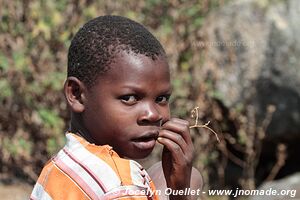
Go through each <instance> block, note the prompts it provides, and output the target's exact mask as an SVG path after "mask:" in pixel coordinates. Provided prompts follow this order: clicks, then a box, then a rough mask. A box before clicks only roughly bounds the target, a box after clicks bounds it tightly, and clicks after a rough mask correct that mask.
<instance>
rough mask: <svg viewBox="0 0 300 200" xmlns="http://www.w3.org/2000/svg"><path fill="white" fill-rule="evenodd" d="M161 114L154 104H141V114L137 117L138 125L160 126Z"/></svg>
mask: <svg viewBox="0 0 300 200" xmlns="http://www.w3.org/2000/svg"><path fill="white" fill-rule="evenodd" d="M161 121H162V115H161V114H160V112H159V110H158V109H157V108H156V106H155V105H151V104H146V105H144V106H143V108H142V111H141V114H140V116H139V118H138V123H139V124H140V125H153V126H160V123H161Z"/></svg>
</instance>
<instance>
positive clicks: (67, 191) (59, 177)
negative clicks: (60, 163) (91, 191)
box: [38, 163, 88, 200]
mask: <svg viewBox="0 0 300 200" xmlns="http://www.w3.org/2000/svg"><path fill="white" fill-rule="evenodd" d="M48 168H51V170H50V171H49V170H47V169H48ZM46 173H47V174H46ZM46 176H47V179H45V180H46V181H45V182H44V184H43V183H42V182H40V181H42V178H43V177H46ZM40 178H41V179H40ZM40 178H39V180H38V182H39V183H40V184H41V185H43V187H44V190H45V191H46V192H47V193H48V194H49V195H50V196H51V198H53V199H72V200H73V199H74V200H77V199H88V198H87V197H86V196H85V194H84V193H83V192H82V191H81V190H80V189H79V188H78V187H77V185H76V184H74V182H73V181H72V180H71V179H69V178H68V177H67V176H65V175H64V174H63V173H62V172H60V171H59V170H58V169H57V168H56V167H54V166H53V164H52V163H50V164H48V165H47V166H46V167H45V168H44V170H43V171H42V174H41V176H40Z"/></svg>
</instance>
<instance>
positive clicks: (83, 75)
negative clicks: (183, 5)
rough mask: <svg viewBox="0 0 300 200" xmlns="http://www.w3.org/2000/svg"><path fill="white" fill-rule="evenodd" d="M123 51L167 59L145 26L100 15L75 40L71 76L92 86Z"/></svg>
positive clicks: (69, 54)
mask: <svg viewBox="0 0 300 200" xmlns="http://www.w3.org/2000/svg"><path fill="white" fill-rule="evenodd" d="M120 51H126V52H128V53H129V52H133V53H136V54H142V55H145V56H147V57H151V58H152V59H153V60H155V59H156V58H157V57H159V56H165V51H164V49H163V47H162V45H161V44H160V43H159V41H158V40H157V39H156V38H155V37H154V36H153V35H152V34H151V33H150V32H149V31H148V30H147V29H146V28H145V27H144V26H143V25H141V24H139V23H137V22H135V21H133V20H131V19H128V18H126V17H121V16H110V15H107V16H100V17H97V18H94V19H92V20H90V21H88V22H87V23H86V24H85V25H84V26H83V27H81V28H80V29H79V31H78V32H77V33H76V34H75V36H74V38H73V39H72V42H71V45H70V48H69V52H68V74H67V76H68V77H69V76H74V77H76V78H78V79H79V80H81V81H82V82H83V83H84V84H87V85H88V86H92V85H93V84H94V83H95V82H96V79H97V77H98V75H100V74H103V73H105V72H106V71H107V70H109V65H110V64H111V63H112V62H113V60H114V57H115V56H116V54H117V53H118V52H120Z"/></svg>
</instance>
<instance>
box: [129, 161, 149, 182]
mask: <svg viewBox="0 0 300 200" xmlns="http://www.w3.org/2000/svg"><path fill="white" fill-rule="evenodd" d="M140 168H141V165H140V164H139V163H137V162H136V161H134V160H130V175H131V178H132V183H133V185H138V186H141V187H147V183H146V184H144V177H143V176H142V175H141V173H144V172H143V171H142V170H141V169H140Z"/></svg>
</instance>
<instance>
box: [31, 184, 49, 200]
mask: <svg viewBox="0 0 300 200" xmlns="http://www.w3.org/2000/svg"><path fill="white" fill-rule="evenodd" d="M31 198H32V199H38V200H52V198H51V197H50V195H49V194H48V193H47V192H46V191H45V190H44V188H43V186H42V185H41V184H39V183H38V182H36V184H35V186H34V188H33V191H32V193H31Z"/></svg>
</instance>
